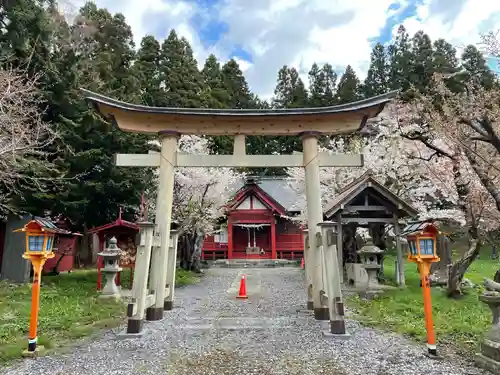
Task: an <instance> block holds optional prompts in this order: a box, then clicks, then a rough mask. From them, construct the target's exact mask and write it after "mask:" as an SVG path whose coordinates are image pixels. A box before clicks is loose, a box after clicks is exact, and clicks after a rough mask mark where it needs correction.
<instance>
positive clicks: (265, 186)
mask: <svg viewBox="0 0 500 375" xmlns="http://www.w3.org/2000/svg"><path fill="white" fill-rule="evenodd" d="M238 186H239V189H237V190H238V191H239V190H241V189H243V188H244V187H245V181H242V182H241V183H240V184H239V185H238ZM257 186H258V187H259V188H260V189H262V190H263V191H264V192H265V193H266V194H267V195H269V197H271V198H272V199H274V200H275V201H276V202H277V203H278V204H279V205H280V206H282V207H283V208H284V209H285V211H287V212H293V211H299V210H298V209H297V208H296V207H295V206H296V203H297V200H298V198H299V197H298V194H297V193H296V192H295V191H293V190H292V189H291V188H289V187H288V184H287V181H286V179H285V178H283V177H260V178H258V179H257Z"/></svg>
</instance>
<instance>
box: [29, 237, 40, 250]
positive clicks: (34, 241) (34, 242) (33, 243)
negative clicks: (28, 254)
mask: <svg viewBox="0 0 500 375" xmlns="http://www.w3.org/2000/svg"><path fill="white" fill-rule="evenodd" d="M28 249H29V251H42V250H43V236H28Z"/></svg>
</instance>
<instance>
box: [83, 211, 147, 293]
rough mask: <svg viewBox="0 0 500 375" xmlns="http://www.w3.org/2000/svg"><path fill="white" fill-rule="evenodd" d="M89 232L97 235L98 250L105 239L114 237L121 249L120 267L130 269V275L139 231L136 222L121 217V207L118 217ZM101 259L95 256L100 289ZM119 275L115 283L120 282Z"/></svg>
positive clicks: (103, 245)
mask: <svg viewBox="0 0 500 375" xmlns="http://www.w3.org/2000/svg"><path fill="white" fill-rule="evenodd" d="M88 233H89V234H97V236H98V237H99V249H98V252H100V251H103V250H104V248H105V247H106V243H107V241H108V240H109V239H110V238H111V237H115V238H116V239H117V241H118V247H119V248H120V249H121V250H122V256H121V258H120V267H121V268H124V269H125V268H128V269H130V273H131V275H132V274H133V272H134V271H133V270H134V267H135V257H136V254H137V246H136V236H137V234H138V233H139V227H138V226H137V224H135V223H132V222H130V221H127V220H123V219H122V209H121V208H120V212H119V214H118V218H117V219H116V220H115V221H113V222H111V223H108V224H105V225H102V226H100V227H97V228H92V229H91V230H89V231H88ZM103 266H104V265H103V260H102V259H101V257H98V258H97V290H101V287H102V285H101V283H102V275H101V268H102V267H103ZM119 276H120V275H118V277H117V283H119V282H120V279H119ZM130 282H131V283H132V276H131V277H130Z"/></svg>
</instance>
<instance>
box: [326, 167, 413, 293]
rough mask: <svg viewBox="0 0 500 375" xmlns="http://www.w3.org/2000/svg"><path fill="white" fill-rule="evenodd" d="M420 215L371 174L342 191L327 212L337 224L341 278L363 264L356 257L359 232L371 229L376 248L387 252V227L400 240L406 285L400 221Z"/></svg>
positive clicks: (400, 268)
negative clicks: (388, 226) (364, 228)
mask: <svg viewBox="0 0 500 375" xmlns="http://www.w3.org/2000/svg"><path fill="white" fill-rule="evenodd" d="M417 214H418V212H417V210H416V209H415V208H413V207H412V206H411V205H409V204H408V203H406V202H405V201H404V200H402V199H401V198H400V197H398V196H397V195H396V194H394V193H393V192H391V191H390V190H389V189H387V188H386V187H385V186H383V185H382V184H381V183H379V182H378V181H377V180H375V178H374V177H373V173H372V171H370V170H369V171H367V172H366V173H364V174H363V175H361V176H360V177H359V178H357V179H356V180H354V181H353V182H351V183H350V184H349V185H347V186H346V187H345V188H343V189H342V190H340V191H339V192H338V195H337V197H336V198H335V199H334V200H333V201H332V202H330V204H329V205H328V206H327V208H326V209H325V216H326V219H327V220H329V221H334V222H336V223H337V233H338V236H337V248H338V249H339V251H338V257H339V265H342V272H341V277H343V271H344V270H345V269H346V268H348V269H349V268H351V269H353V268H355V265H357V264H359V263H360V262H359V259H358V256H357V253H356V252H357V250H358V245H357V243H356V238H355V236H356V228H357V227H366V228H368V229H369V230H370V235H371V236H372V238H373V242H374V244H375V245H376V246H378V247H380V248H382V249H383V250H385V246H384V245H385V242H384V240H383V237H384V235H385V227H386V225H391V226H393V227H394V235H395V240H396V250H397V257H398V270H397V276H398V281H399V284H400V285H404V284H405V279H404V267H403V250H402V247H401V241H400V237H399V233H400V231H401V225H402V223H401V222H400V219H404V218H411V217H415V216H416V215H417ZM353 272H354V273H355V271H353ZM348 273H349V271H348Z"/></svg>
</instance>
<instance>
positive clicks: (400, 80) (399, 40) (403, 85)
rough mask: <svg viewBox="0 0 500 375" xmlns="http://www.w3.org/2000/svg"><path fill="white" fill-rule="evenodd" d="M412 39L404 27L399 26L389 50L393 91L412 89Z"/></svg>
mask: <svg viewBox="0 0 500 375" xmlns="http://www.w3.org/2000/svg"><path fill="white" fill-rule="evenodd" d="M410 48H411V47H410V38H409V36H408V33H407V31H406V29H405V27H404V26H403V25H401V26H399V28H398V31H397V35H396V38H395V40H394V43H393V44H392V45H390V46H389V48H388V55H389V82H390V88H391V89H392V90H402V91H407V90H408V89H409V88H410V77H411V68H412V66H411V58H412V56H411V50H410Z"/></svg>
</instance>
